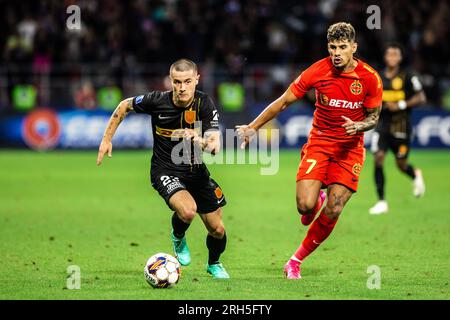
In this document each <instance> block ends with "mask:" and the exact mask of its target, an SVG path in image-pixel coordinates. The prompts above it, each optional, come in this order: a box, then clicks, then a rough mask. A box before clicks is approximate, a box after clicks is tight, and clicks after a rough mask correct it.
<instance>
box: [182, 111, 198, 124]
mask: <svg viewBox="0 0 450 320" xmlns="http://www.w3.org/2000/svg"><path fill="white" fill-rule="evenodd" d="M196 115H197V114H196V112H195V111H193V110H186V111H185V112H184V121H186V123H189V124H193V123H194V122H195V116H196Z"/></svg>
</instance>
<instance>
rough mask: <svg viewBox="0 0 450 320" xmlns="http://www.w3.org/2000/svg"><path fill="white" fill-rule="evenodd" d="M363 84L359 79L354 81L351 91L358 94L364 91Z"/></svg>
mask: <svg viewBox="0 0 450 320" xmlns="http://www.w3.org/2000/svg"><path fill="white" fill-rule="evenodd" d="M362 87H363V86H362V84H361V82H359V81H358V80H355V81H353V83H352V84H351V85H350V92H351V93H353V94H355V95H358V94H361V92H362Z"/></svg>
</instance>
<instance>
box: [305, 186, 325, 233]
mask: <svg viewBox="0 0 450 320" xmlns="http://www.w3.org/2000/svg"><path fill="white" fill-rule="evenodd" d="M319 199H320V201H322V203H321V204H320V206H319V209H317V210H316V211H315V212H312V213H310V214H302V218H301V221H302V224H303V225H304V226H309V225H310V224H311V222H313V221H314V218H315V217H316V215H317V213H319V212H320V211H322V209H323V208H324V207H325V205H324V204H325V200H326V199H327V194H326V193H325V192H323V191H322V190H320V193H319Z"/></svg>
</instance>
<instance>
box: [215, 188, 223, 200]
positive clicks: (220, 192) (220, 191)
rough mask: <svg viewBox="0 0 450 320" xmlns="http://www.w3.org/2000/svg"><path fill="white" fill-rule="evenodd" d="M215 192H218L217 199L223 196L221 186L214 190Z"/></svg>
mask: <svg viewBox="0 0 450 320" xmlns="http://www.w3.org/2000/svg"><path fill="white" fill-rule="evenodd" d="M214 193H215V194H216V197H217V199H220V198H222V196H223V193H222V189H220V188H219V187H217V188H216V190H214Z"/></svg>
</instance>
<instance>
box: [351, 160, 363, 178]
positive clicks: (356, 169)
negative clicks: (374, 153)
mask: <svg viewBox="0 0 450 320" xmlns="http://www.w3.org/2000/svg"><path fill="white" fill-rule="evenodd" d="M361 170H362V165H361V163H355V164H354V165H353V168H352V171H353V174H354V175H355V176H359V174H360V173H361Z"/></svg>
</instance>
